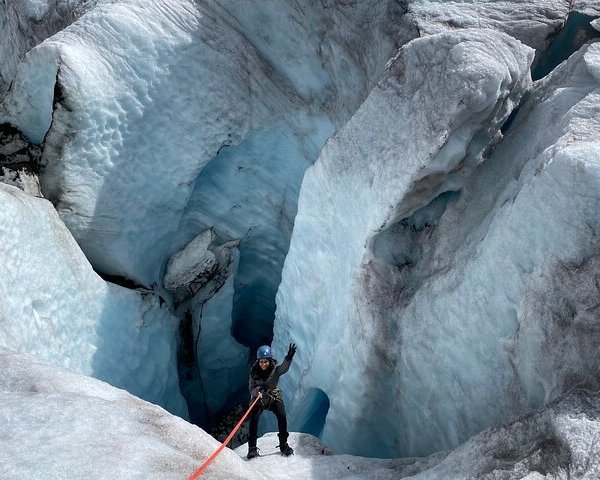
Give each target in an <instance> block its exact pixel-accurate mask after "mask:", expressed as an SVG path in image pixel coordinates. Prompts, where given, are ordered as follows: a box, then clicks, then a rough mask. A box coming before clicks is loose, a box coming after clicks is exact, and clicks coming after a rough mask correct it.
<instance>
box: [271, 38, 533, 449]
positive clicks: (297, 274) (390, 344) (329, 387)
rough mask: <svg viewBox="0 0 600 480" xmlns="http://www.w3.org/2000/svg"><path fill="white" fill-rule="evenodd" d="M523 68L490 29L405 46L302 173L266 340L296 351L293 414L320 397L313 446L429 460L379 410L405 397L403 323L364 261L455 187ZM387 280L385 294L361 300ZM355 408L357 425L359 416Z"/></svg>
mask: <svg viewBox="0 0 600 480" xmlns="http://www.w3.org/2000/svg"><path fill="white" fill-rule="evenodd" d="M490 45H494V49H493V53H492V52H491V51H490ZM531 59H532V51H531V50H530V49H528V48H527V47H524V46H523V45H522V44H520V43H519V42H517V41H515V40H514V39H512V38H510V37H508V36H506V35H502V34H499V33H497V32H493V31H491V30H487V31H486V30H478V31H474V30H473V31H469V30H463V31H460V32H457V33H452V34H439V35H432V36H429V37H424V38H421V39H418V40H414V41H412V42H410V43H408V44H407V45H406V46H404V47H403V48H402V49H401V51H400V53H399V54H398V56H397V57H396V58H395V59H394V60H393V62H391V63H390V65H389V66H388V69H387V71H386V76H385V77H384V79H383V80H382V81H381V82H380V83H379V84H378V86H377V87H376V88H374V89H373V90H372V91H371V93H370V95H369V97H368V98H367V100H366V101H365V102H364V103H363V105H362V106H361V107H360V109H359V110H358V111H357V113H356V114H355V115H354V116H353V117H352V119H351V120H350V121H349V122H348V123H347V124H346V125H345V126H344V128H343V129H342V130H341V131H340V132H339V133H338V134H336V135H335V136H334V137H332V138H331V139H330V140H329V142H328V143H327V144H326V146H325V147H324V148H323V150H322V152H321V156H320V158H319V160H318V162H317V163H316V164H315V165H314V166H313V167H312V168H311V169H309V170H308V171H307V174H306V175H305V177H304V181H303V185H302V190H301V195H300V199H299V210H298V215H297V217H296V222H295V226H294V233H293V236H292V242H291V245H290V251H289V254H288V256H287V258H286V262H285V266H284V270H283V279H282V283H281V286H280V289H279V292H278V295H277V301H278V303H277V319H276V323H275V338H276V340H277V341H281V342H282V343H285V341H286V340H287V336H288V335H291V336H292V337H293V338H294V340H297V341H298V342H299V352H300V351H301V350H302V351H301V352H300V359H299V361H298V362H296V363H295V364H294V365H293V366H292V369H291V370H290V373H289V374H288V375H287V378H284V379H282V384H283V385H284V391H285V390H288V391H291V392H292V391H295V393H294V396H293V399H294V400H293V405H295V404H296V403H300V402H302V397H303V395H304V394H305V393H304V392H305V390H306V389H309V388H319V389H321V390H322V391H323V392H325V394H326V395H327V397H328V398H329V401H330V408H329V412H328V414H327V420H326V423H325V427H324V432H323V438H324V440H325V441H326V442H331V444H332V445H333V446H334V447H335V448H340V449H341V450H343V451H348V452H355V453H358V452H360V453H362V454H368V455H376V456H385V455H393V454H398V453H401V454H403V455H405V454H409V455H411V454H412V455H414V454H424V453H430V452H431V451H429V452H427V451H425V449H424V448H423V447H422V445H419V449H416V448H414V446H413V442H414V440H412V438H411V435H412V431H411V429H410V428H407V426H406V425H403V424H401V422H399V421H398V419H397V418H396V417H395V415H394V416H391V417H390V415H393V414H392V412H393V410H391V408H390V407H391V406H392V405H394V404H396V403H399V404H402V399H403V398H405V397H406V396H407V395H408V394H407V392H405V391H402V392H400V391H399V390H398V391H397V390H396V389H397V388H398V387H397V385H398V382H397V381H394V380H393V379H394V378H400V379H402V378H403V375H402V374H401V372H402V370H401V368H400V365H399V364H398V363H397V362H396V360H395V356H396V353H395V352H396V351H398V352H399V353H400V352H403V351H404V350H403V348H402V342H403V341H404V340H403V339H401V337H397V335H401V333H400V331H399V330H400V326H401V324H399V325H397V324H396V320H395V319H393V317H392V318H390V319H388V318H385V316H386V313H387V312H386V310H387V309H389V310H393V309H394V307H395V306H396V302H397V301H398V300H400V299H399V298H398V297H399V296H400V295H401V293H400V292H401V288H400V286H398V287H397V290H398V291H397V292H394V291H392V288H393V282H392V280H393V279H388V278H386V277H383V278H382V282H381V283H382V285H381V286H379V285H377V286H376V284H375V280H376V278H377V276H378V275H381V273H380V272H378V271H377V270H372V265H373V263H374V262H373V261H371V260H370V259H369V258H368V257H369V253H370V252H372V251H373V250H374V249H378V250H379V248H380V247H379V246H378V245H376V244H375V242H376V239H377V238H378V236H381V235H385V231H386V230H388V229H390V228H392V226H393V225H394V224H395V223H397V222H399V221H400V220H402V219H403V218H406V217H409V216H411V215H412V214H413V213H414V212H415V211H416V210H418V209H419V207H420V206H422V205H426V204H427V203H429V202H430V201H431V200H433V199H434V198H435V197H437V196H438V195H440V194H441V193H443V192H445V191H454V190H458V189H460V188H461V186H462V183H463V182H464V177H466V176H467V175H468V172H469V170H472V169H473V168H474V167H475V166H476V164H477V154H478V153H479V151H480V150H481V148H483V146H485V145H486V143H487V142H489V141H490V138H492V137H494V136H495V134H496V132H495V131H494V126H496V128H499V125H500V123H501V122H502V121H503V119H505V118H506V116H507V115H508V112H510V110H511V109H512V107H513V106H514V105H515V104H516V103H517V102H518V98H519V96H520V95H521V94H522V93H523V92H524V91H525V90H526V88H527V87H528V85H529V82H530V80H529V72H528V67H529V64H530V62H531ZM330 219H336V221H334V222H331V221H330ZM407 261H409V260H407ZM398 262H402V260H401V259H398ZM399 268H402V267H401V266H399ZM370 277H372V278H373V283H372V284H371V285H370V284H369V283H370ZM388 282H389V291H387V292H385V291H383V292H381V293H378V292H375V291H369V289H370V288H372V289H373V290H374V289H375V288H382V289H384V288H386V287H385V285H383V284H385V283H388ZM370 307H372V308H373V309H374V310H376V309H378V308H379V309H380V310H381V313H380V315H377V313H376V312H375V311H373V312H369V311H368V310H369V308H370ZM390 313H391V312H390ZM388 315H389V314H388ZM380 316H381V317H383V318H379V317H380ZM411 335H414V336H416V333H415V332H411ZM280 339H281V340H280ZM418 351H419V352H421V351H422V349H418ZM320 365H327V368H320V367H319V366H320ZM375 377H376V378H375ZM378 383H381V385H385V386H386V387H385V388H382V387H381V386H379V385H378ZM298 384H299V386H298V388H296V385H298ZM400 393H401V396H400ZM432 394H433V392H432ZM390 396H391V397H392V399H396V397H397V396H398V397H399V398H398V399H397V400H392V399H390V398H389V397H390ZM446 404H447V402H443V403H442V404H441V405H442V406H445V405H446ZM384 405H385V406H384ZM370 406H372V407H373V408H371V407H370ZM365 409H368V415H369V422H368V425H365V422H364V421H365V420H366V416H365V417H362V416H360V414H361V412H363V411H365ZM291 411H292V418H294V417H293V415H294V413H293V411H294V407H293V406H292V409H291ZM348 417H350V418H352V419H353V420H352V421H351V422H348V421H347V418H348ZM392 418H393V419H394V420H393V421H392V422H391V423H392V424H393V425H389V423H390V420H391V419H392ZM414 418H415V419H416V418H417V416H416V415H415V417H414ZM298 421H303V420H298ZM445 421H446V420H445ZM384 422H385V424H386V427H385V429H384V430H385V431H380V430H382V425H383V424H384ZM359 425H360V427H359ZM418 426H419V428H418V429H417V430H419V431H423V432H424V431H425V428H424V425H421V424H419V425H418ZM415 428H416V427H415ZM356 429H360V431H361V435H360V436H359V435H358V434H357V433H356ZM400 431H401V433H400ZM421 438H422V439H423V442H426V444H427V445H428V446H429V448H434V449H437V450H439V449H442V448H444V447H447V446H449V445H447V444H446V443H445V441H446V440H447V439H444V438H443V437H441V436H440V437H439V439H437V440H435V439H432V438H431V436H430V435H425V434H423V436H422V437H421ZM418 440H420V439H418ZM418 440H417V441H418ZM402 442H406V443H402ZM439 442H442V443H439ZM421 448H423V449H422V450H420V449H421Z"/></svg>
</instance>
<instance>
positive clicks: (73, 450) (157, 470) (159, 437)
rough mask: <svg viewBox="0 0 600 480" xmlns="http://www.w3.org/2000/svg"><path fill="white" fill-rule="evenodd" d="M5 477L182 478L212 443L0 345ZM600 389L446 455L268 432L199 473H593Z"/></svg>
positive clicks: (436, 478) (292, 478)
mask: <svg viewBox="0 0 600 480" xmlns="http://www.w3.org/2000/svg"><path fill="white" fill-rule="evenodd" d="M0 367H1V368H0V420H1V421H0V439H1V440H2V450H1V451H0V477H1V478H3V479H5V480H13V479H14V480H16V479H21V478H52V479H59V478H65V479H66V478H68V479H80V478H81V479H83V478H87V479H104V478H111V479H115V480H118V479H126V478H127V479H132V478H133V479H142V478H143V479H154V478H155V479H157V480H158V479H160V480H170V479H173V480H175V479H181V478H187V477H188V476H189V475H191V474H192V473H193V472H194V471H196V469H197V468H198V467H199V466H200V465H201V463H202V462H203V461H204V460H205V459H206V458H208V456H209V455H210V454H211V453H212V452H213V451H214V450H216V449H217V447H218V446H219V444H218V442H216V441H215V440H214V439H213V438H212V437H210V436H209V435H208V434H206V433H205V432H204V431H202V430H201V429H199V428H197V427H195V426H193V425H190V424H189V423H187V422H186V421H184V420H182V419H181V418H178V417H175V416H173V415H170V414H169V413H167V412H166V411H165V410H163V409H162V408H160V407H158V406H156V405H152V404H150V403H147V402H145V401H142V400H140V399H138V398H136V397H134V396H132V395H130V394H129V393H126V392H124V391H122V390H119V389H116V388H114V387H111V386H109V385H108V384H105V383H103V382H101V381H98V380H95V379H92V378H88V377H84V376H81V375H78V374H75V373H73V372H71V371H69V370H66V369H63V368H60V367H57V366H55V365H52V364H49V363H46V362H42V361H40V360H39V359H37V358H35V357H33V356H31V355H26V354H18V353H15V352H11V351H9V350H6V349H3V348H0ZM599 418H600V397H599V395H598V393H597V392H596V393H590V392H586V391H574V392H573V393H571V394H570V395H567V396H566V397H565V398H563V399H562V400H561V401H560V402H558V403H556V404H553V405H551V406H550V407H549V408H547V409H545V410H543V411H540V412H535V413H533V414H531V415H529V416H527V417H523V418H521V419H520V420H519V421H518V422H516V423H514V424H512V425H507V426H505V427H501V428H497V429H494V430H488V431H485V432H482V433H481V434H480V435H477V436H476V437H474V438H472V439H471V440H469V441H468V442H467V443H465V444H464V445H462V446H460V447H459V448H458V449H456V450H455V451H453V452H450V453H439V454H436V455H432V456H430V457H427V458H422V459H417V458H412V459H410V458H407V459H387V460H384V459H374V458H361V457H355V456H351V455H336V454H334V453H333V452H332V451H331V450H330V449H329V448H327V447H326V446H325V445H323V444H322V443H321V442H320V441H319V440H318V439H316V438H314V437H312V436H310V435H306V434H296V433H292V434H291V435H290V443H291V445H292V446H293V447H294V449H295V455H293V456H291V457H288V458H286V457H282V456H281V455H280V454H279V453H278V452H277V450H276V448H275V446H276V445H277V443H278V439H277V436H276V435H275V434H272V433H271V434H267V435H265V436H263V437H261V438H259V440H258V446H259V448H260V449H261V456H260V457H258V458H256V459H253V460H252V461H246V460H245V458H240V457H245V454H246V452H247V446H246V445H243V446H241V447H239V448H238V449H236V450H235V451H232V450H229V449H225V450H224V451H223V452H222V453H221V454H220V455H219V457H218V458H217V459H216V460H215V461H214V462H213V463H212V464H211V465H210V466H209V467H208V469H207V470H206V471H205V473H203V474H202V475H201V476H200V477H199V478H206V479H214V480H222V479H225V478H226V479H232V480H242V479H248V480H250V479H254V478H264V479H272V480H300V479H302V480H326V479H332V478H335V479H340V480H341V479H344V480H363V479H364V480H367V479H369V480H392V479H394V480H395V479H400V478H411V479H415V480H442V479H443V480H453V479H456V480H458V479H479V480H492V479H495V480H498V479H503V480H509V479H510V480H512V479H515V480H516V479H522V478H529V479H547V480H550V479H553V480H558V479H567V478H570V479H582V480H584V479H585V480H588V479H589V480H592V479H595V478H598V475H599V474H600V463H599V461H598V458H600V450H599V447H598V444H597V442H596V441H595V439H596V436H597V431H598V429H599V428H600V425H599V423H598V422H599Z"/></svg>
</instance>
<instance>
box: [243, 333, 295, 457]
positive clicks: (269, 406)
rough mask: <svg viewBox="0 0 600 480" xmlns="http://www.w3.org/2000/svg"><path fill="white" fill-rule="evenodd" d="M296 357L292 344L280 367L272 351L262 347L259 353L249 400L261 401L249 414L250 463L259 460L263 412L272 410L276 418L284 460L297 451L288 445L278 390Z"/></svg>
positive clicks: (283, 408) (283, 409) (254, 366)
mask: <svg viewBox="0 0 600 480" xmlns="http://www.w3.org/2000/svg"><path fill="white" fill-rule="evenodd" d="M295 353H296V344H294V343H290V346H289V350H288V353H287V355H286V356H285V359H284V360H283V362H282V363H281V365H277V360H275V359H274V358H273V353H272V351H271V347H269V346H268V345H263V346H262V347H259V348H258V350H257V352H256V362H254V365H253V366H252V369H251V370H250V382H249V388H250V396H251V400H250V402H251V403H252V402H253V401H254V400H255V399H256V397H257V396H260V397H261V399H260V400H259V401H258V403H257V404H256V405H255V406H254V408H253V409H252V412H251V413H250V432H249V438H248V459H251V458H254V457H256V456H258V448H256V437H257V435H258V419H259V418H260V415H261V413H262V412H263V410H271V411H272V412H273V413H274V414H275V416H276V417H277V426H278V428H279V435H278V436H279V450H280V451H281V453H282V454H283V455H285V456H289V455H292V454H293V453H294V450H293V449H292V448H291V447H290V446H289V445H288V443H287V439H288V431H287V419H286V416H285V406H284V404H283V395H282V394H281V390H280V389H279V388H278V387H277V382H278V381H279V377H281V375H283V374H284V373H285V372H287V371H288V369H289V368H290V364H291V363H292V358H294V354H295Z"/></svg>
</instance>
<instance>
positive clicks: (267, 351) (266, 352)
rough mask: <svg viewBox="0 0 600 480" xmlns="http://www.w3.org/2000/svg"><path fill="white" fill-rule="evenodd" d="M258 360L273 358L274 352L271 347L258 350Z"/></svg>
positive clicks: (265, 346)
mask: <svg viewBox="0 0 600 480" xmlns="http://www.w3.org/2000/svg"><path fill="white" fill-rule="evenodd" d="M256 358H258V359H261V358H273V352H271V347H269V346H268V345H263V346H262V347H258V350H257V351H256Z"/></svg>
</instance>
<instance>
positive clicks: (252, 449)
mask: <svg viewBox="0 0 600 480" xmlns="http://www.w3.org/2000/svg"><path fill="white" fill-rule="evenodd" d="M254 457H258V448H256V447H250V448H249V449H248V455H246V458H247V459H248V460H252V459H253V458H254Z"/></svg>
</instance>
